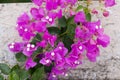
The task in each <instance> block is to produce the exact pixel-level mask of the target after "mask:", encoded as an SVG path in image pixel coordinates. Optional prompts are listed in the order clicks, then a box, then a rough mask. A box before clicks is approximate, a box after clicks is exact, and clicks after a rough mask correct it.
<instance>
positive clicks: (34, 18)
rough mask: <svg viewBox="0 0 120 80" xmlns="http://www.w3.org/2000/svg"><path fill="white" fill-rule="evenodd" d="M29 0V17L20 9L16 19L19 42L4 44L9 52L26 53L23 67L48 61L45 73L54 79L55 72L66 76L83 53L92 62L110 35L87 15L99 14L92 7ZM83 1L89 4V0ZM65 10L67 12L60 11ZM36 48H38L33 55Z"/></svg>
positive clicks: (69, 0)
mask: <svg viewBox="0 0 120 80" xmlns="http://www.w3.org/2000/svg"><path fill="white" fill-rule="evenodd" d="M100 1H101V0H100ZM32 2H33V3H34V4H35V5H37V8H36V7H34V8H31V10H30V13H31V17H30V16H29V15H28V14H27V13H23V14H22V15H21V16H20V17H18V19H17V28H16V29H17V31H18V33H19V35H20V37H22V39H23V42H14V43H11V44H9V45H8V47H9V49H10V50H11V51H12V52H15V53H16V54H17V53H18V52H22V53H23V55H24V56H26V57H27V59H26V61H25V69H26V70H30V69H33V68H34V67H36V66H37V65H39V64H41V65H42V66H44V67H49V66H51V65H52V68H51V70H50V72H47V73H48V74H47V76H48V79H49V80H57V76H58V75H63V76H67V71H68V70H70V69H74V68H76V67H77V66H78V65H80V64H82V62H83V60H84V58H85V57H87V58H88V59H89V60H90V61H91V62H95V61H96V60H97V57H98V56H99V55H100V50H99V46H102V47H107V46H108V45H109V43H110V38H109V36H107V35H106V34H105V33H104V28H103V27H102V26H101V21H100V20H97V21H91V19H90V18H91V17H90V16H91V14H93V15H96V14H99V12H98V11H97V10H96V9H92V10H90V9H89V7H88V6H86V7H85V6H82V5H81V4H80V6H82V8H83V9H82V10H78V9H77V10H74V8H73V6H75V5H76V4H77V3H78V2H79V1H78V0H32ZM102 2H103V3H104V5H105V7H106V8H107V7H112V6H113V5H115V4H116V3H115V0H105V1H102ZM102 2H101V3H102ZM44 5H45V6H44ZM87 5H90V2H89V0H88V2H87ZM43 6H44V8H43ZM66 8H68V11H66ZM78 8H79V6H78ZM72 9H73V10H72ZM65 13H66V14H68V15H63V14H65ZM108 15H109V12H108V11H106V10H103V16H105V17H107V16H108ZM70 19H71V20H70ZM51 26H52V27H51ZM54 26H57V27H54ZM71 26H72V27H71ZM51 31H52V32H53V33H52V32H51ZM57 32H59V33H57ZM36 35H37V36H36ZM72 37H73V38H72ZM34 41H35V42H34ZM39 48H40V49H41V50H42V51H40V52H38V53H37V55H35V52H36V51H37V50H38V49H39ZM22 53H21V54H22ZM41 54H42V56H40V55H41ZM35 58H39V61H38V62H37V61H35Z"/></svg>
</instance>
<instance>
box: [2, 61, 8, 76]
mask: <svg viewBox="0 0 120 80" xmlns="http://www.w3.org/2000/svg"><path fill="white" fill-rule="evenodd" d="M0 70H1V72H2V73H3V74H6V75H8V74H9V72H10V67H9V66H8V65H7V64H4V63H0Z"/></svg>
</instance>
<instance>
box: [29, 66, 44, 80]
mask: <svg viewBox="0 0 120 80" xmlns="http://www.w3.org/2000/svg"><path fill="white" fill-rule="evenodd" d="M44 78H45V72H44V67H41V68H37V69H36V71H35V72H34V73H33V75H32V77H31V80H44Z"/></svg>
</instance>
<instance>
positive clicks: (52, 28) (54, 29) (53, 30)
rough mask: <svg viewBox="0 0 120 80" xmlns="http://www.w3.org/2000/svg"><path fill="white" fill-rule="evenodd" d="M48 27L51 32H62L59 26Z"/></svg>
mask: <svg viewBox="0 0 120 80" xmlns="http://www.w3.org/2000/svg"><path fill="white" fill-rule="evenodd" d="M47 29H48V31H49V33H50V34H58V35H59V34H60V29H59V28H58V27H48V28H47Z"/></svg>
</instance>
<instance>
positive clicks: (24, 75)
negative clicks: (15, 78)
mask: <svg viewBox="0 0 120 80" xmlns="http://www.w3.org/2000/svg"><path fill="white" fill-rule="evenodd" d="M18 74H19V78H20V80H26V79H27V78H28V77H29V73H28V71H26V70H24V69H21V70H20V71H19V73H18Z"/></svg>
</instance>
